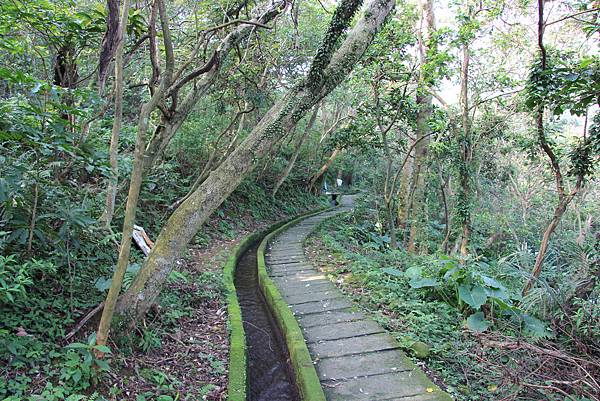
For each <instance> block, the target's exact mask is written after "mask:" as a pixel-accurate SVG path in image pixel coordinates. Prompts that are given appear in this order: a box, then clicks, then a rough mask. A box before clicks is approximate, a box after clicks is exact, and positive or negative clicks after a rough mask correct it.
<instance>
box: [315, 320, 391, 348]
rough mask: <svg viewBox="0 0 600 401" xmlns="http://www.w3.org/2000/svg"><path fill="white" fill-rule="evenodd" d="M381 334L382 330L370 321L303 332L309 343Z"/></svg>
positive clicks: (344, 323) (330, 325) (359, 321)
mask: <svg viewBox="0 0 600 401" xmlns="http://www.w3.org/2000/svg"><path fill="white" fill-rule="evenodd" d="M383 332H384V330H383V328H382V327H381V326H380V325H378V324H377V323H375V322H374V321H372V320H356V321H353V322H340V323H333V324H327V325H322V326H314V327H310V328H307V329H305V330H304V338H306V341H307V342H308V343H311V342H318V341H325V340H339V339H342V338H351V337H358V336H364V335H367V334H376V333H383Z"/></svg>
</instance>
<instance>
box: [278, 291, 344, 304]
mask: <svg viewBox="0 0 600 401" xmlns="http://www.w3.org/2000/svg"><path fill="white" fill-rule="evenodd" d="M342 296H343V295H342V293H341V292H340V291H339V290H338V289H337V288H335V289H333V290H332V289H327V290H324V291H313V292H308V293H305V294H294V295H288V294H286V295H284V296H283V298H285V300H286V302H287V303H288V304H289V305H301V304H304V303H307V302H314V301H326V300H329V299H334V298H340V297H342Z"/></svg>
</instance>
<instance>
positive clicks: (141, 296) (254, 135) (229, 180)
mask: <svg viewBox="0 0 600 401" xmlns="http://www.w3.org/2000/svg"><path fill="white" fill-rule="evenodd" d="M360 3H361V2H360V0H346V1H342V2H341V4H340V6H339V7H338V8H337V9H336V11H335V13H334V15H333V17H332V22H331V24H330V26H329V29H328V32H327V33H326V35H325V38H324V40H323V44H322V46H321V48H320V49H319V51H318V53H317V55H316V56H315V59H314V61H313V64H312V66H311V70H310V72H309V74H308V76H307V77H306V78H305V79H304V81H303V82H302V83H300V84H299V85H297V86H295V87H294V88H293V89H292V90H290V91H289V92H288V93H287V94H286V95H285V96H283V97H282V98H281V99H280V100H279V101H277V103H275V105H274V106H273V107H271V109H270V110H269V111H268V112H267V113H266V114H265V116H264V117H263V118H262V119H261V121H260V122H259V123H258V125H257V126H256V127H255V128H254V129H253V130H252V132H251V133H250V134H249V135H248V137H247V138H246V139H245V140H244V141H243V142H242V143H241V144H240V145H239V146H238V147H237V148H236V149H235V150H234V151H233V152H232V153H231V155H230V156H229V157H228V158H227V159H226V160H224V161H223V163H222V164H221V165H220V166H219V167H218V168H217V169H215V170H214V171H213V172H212V174H211V175H210V176H209V177H208V178H207V179H206V181H205V182H204V183H203V184H202V185H200V187H199V188H198V189H197V190H196V191H195V192H194V193H193V194H192V195H191V196H190V197H189V198H188V199H186V201H185V202H183V203H182V204H181V206H179V207H178V208H177V209H176V210H175V211H174V212H173V214H172V215H171V217H170V218H169V219H168V221H167V222H166V224H165V226H164V227H163V229H162V230H161V232H160V234H159V236H158V238H157V240H156V242H155V245H154V247H153V248H152V251H151V252H150V254H149V255H148V258H147V259H146V261H145V262H144V264H143V266H142V268H141V269H140V272H139V273H138V275H137V276H136V278H135V280H134V282H133V283H132V285H131V287H130V288H129V290H128V291H127V292H126V293H125V294H123V296H122V297H121V298H120V300H119V304H118V310H119V312H120V313H121V314H125V315H128V316H129V317H130V319H135V318H136V317H140V316H143V315H144V314H145V313H146V311H147V310H148V309H149V307H150V306H151V304H152V303H153V302H154V301H155V300H156V298H157V296H158V295H159V293H160V291H161V289H162V287H163V285H164V283H165V281H166V279H167V277H168V276H169V273H170V272H171V271H172V269H173V267H174V265H175V261H176V259H177V258H178V257H180V256H181V254H182V253H183V252H184V251H185V249H186V248H187V245H188V243H189V241H190V240H191V239H192V238H193V237H194V235H195V234H196V233H197V231H198V230H199V229H200V227H201V226H202V224H203V223H204V222H205V221H206V220H207V219H208V217H209V216H210V215H211V214H212V213H213V212H214V211H215V210H216V209H217V208H218V207H219V205H220V204H221V203H222V202H223V201H224V200H225V199H226V198H227V197H228V196H229V195H230V194H231V192H233V190H234V189H235V188H236V187H237V186H238V185H239V184H240V183H241V182H242V180H243V179H244V177H246V176H247V175H248V174H249V173H250V172H251V171H252V170H253V168H254V167H255V165H256V162H257V160H258V159H259V158H260V157H261V156H264V155H265V154H266V152H267V151H268V149H269V148H270V146H271V145H272V144H273V143H274V142H276V141H277V140H279V139H280V138H281V137H282V136H283V135H285V133H286V132H290V131H291V130H292V129H293V128H294V127H295V125H296V124H297V123H298V121H299V120H300V119H301V118H302V117H303V116H304V115H305V114H306V112H307V111H308V110H310V109H311V108H312V107H314V106H315V105H316V104H317V103H318V102H319V101H320V100H321V99H323V98H324V97H325V96H326V95H327V94H329V93H330V92H331V91H332V90H333V89H334V88H335V87H337V86H338V85H339V84H340V82H342V80H343V79H344V78H345V77H346V76H347V75H348V74H349V73H350V71H351V70H352V68H353V67H354V65H355V64H356V62H357V61H358V60H359V59H360V58H361V57H362V55H363V53H364V52H365V50H366V49H367V47H368V46H369V44H370V43H371V41H372V40H373V38H374V37H375V34H376V33H377V32H378V30H379V29H380V28H381V26H382V25H383V23H384V21H385V19H386V17H387V16H388V14H389V13H390V12H391V10H392V9H393V8H394V5H395V0H371V1H370V2H369V5H368V7H367V10H366V12H365V14H364V16H363V17H362V18H361V19H360V20H359V21H358V22H357V23H356V25H355V26H354V28H352V30H351V31H350V32H349V33H348V35H347V37H346V38H345V39H344V40H343V42H342V44H341V45H340V47H339V48H338V50H337V51H336V50H335V47H336V45H337V43H338V39H339V38H340V36H342V34H343V33H344V31H345V30H346V28H347V27H348V25H349V24H350V21H351V20H352V17H353V15H354V14H355V12H356V11H357V9H358V8H359V6H360Z"/></svg>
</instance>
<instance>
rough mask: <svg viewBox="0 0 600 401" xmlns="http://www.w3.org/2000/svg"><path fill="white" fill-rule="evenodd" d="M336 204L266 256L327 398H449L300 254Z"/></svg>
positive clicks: (346, 200)
mask: <svg viewBox="0 0 600 401" xmlns="http://www.w3.org/2000/svg"><path fill="white" fill-rule="evenodd" d="M352 201H353V197H352V196H345V197H343V198H342V205H341V206H340V207H339V208H337V209H335V210H333V211H327V212H324V213H321V214H318V215H316V216H312V217H309V218H307V219H305V220H303V221H302V222H301V223H300V224H298V225H296V226H294V227H292V228H290V229H289V230H287V231H285V232H283V233H282V234H281V235H279V236H278V237H277V238H276V239H275V240H274V241H273V242H272V243H271V244H270V247H269V253H268V255H267V256H266V262H267V268H268V269H269V272H270V276H271V278H272V279H273V281H274V282H275V284H276V285H277V286H278V287H279V290H280V292H281V294H282V295H283V297H284V298H285V299H286V301H287V302H288V304H289V305H290V308H292V310H293V312H294V314H295V315H296V319H297V320H298V323H299V325H300V327H301V328H302V330H303V331H304V337H305V339H306V342H307V346H308V349H309V352H310V354H311V357H312V358H313V361H314V362H315V365H316V369H317V374H318V375H319V378H320V380H321V385H322V386H323V390H324V392H325V395H326V397H327V400H329V401H355V400H361V401H379V400H381V401H383V400H386V401H392V400H398V401H400V400H401V401H434V400H435V401H441V400H444V401H446V400H451V398H450V397H449V396H448V394H446V393H443V392H441V391H440V390H439V388H438V387H436V386H435V385H434V384H433V383H432V382H431V381H430V380H429V379H428V378H427V376H425V375H424V374H423V372H422V371H421V370H420V369H419V368H417V367H416V366H415V365H414V364H413V363H412V361H410V359H408V358H407V357H406V355H404V353H403V352H402V351H400V349H399V345H398V343H397V342H396V341H395V340H394V338H393V337H392V336H391V335H389V334H388V333H387V332H386V331H385V330H384V329H383V328H382V327H381V326H380V325H379V324H377V323H376V322H375V321H373V320H371V319H370V318H369V317H367V316H365V314H363V313H362V312H360V311H359V310H358V309H357V308H356V306H355V305H353V304H352V303H351V302H350V301H349V300H348V299H347V297H346V296H345V295H344V294H343V293H342V292H341V291H340V290H338V289H337V288H336V287H335V285H333V284H332V283H331V281H329V280H328V279H327V277H325V276H324V275H323V274H321V273H320V272H319V271H318V270H317V269H316V268H315V267H313V266H312V265H311V264H310V263H309V262H308V261H307V259H306V258H305V256H304V240H305V239H306V237H307V236H308V235H309V234H310V233H311V232H312V231H313V230H314V229H315V228H316V226H317V225H318V224H319V223H320V222H322V221H323V220H325V219H327V218H329V217H332V216H334V215H336V214H339V213H342V212H344V211H348V210H349V209H350V208H351V206H352Z"/></svg>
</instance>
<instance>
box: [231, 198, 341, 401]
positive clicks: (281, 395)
mask: <svg viewBox="0 0 600 401" xmlns="http://www.w3.org/2000/svg"><path fill="white" fill-rule="evenodd" d="M329 209H330V208H324V209H320V210H317V211H312V212H309V213H306V214H303V215H300V216H298V217H295V218H293V219H291V220H287V221H283V222H280V223H277V224H275V225H273V226H271V227H270V228H269V229H267V230H264V231H261V232H257V233H254V234H251V235H249V236H248V237H246V238H245V239H244V240H243V241H242V242H241V243H240V244H239V245H238V246H237V248H236V249H235V250H234V251H233V252H232V254H231V255H230V257H229V258H228V260H227V262H226V264H225V267H224V281H225V288H226V291H227V303H228V315H229V331H230V354H229V382H228V400H229V401H325V395H324V393H323V390H322V388H321V384H320V381H319V378H318V376H317V373H316V370H315V368H314V365H313V363H312V359H311V357H310V354H309V352H308V348H307V347H306V343H305V341H304V336H303V334H302V331H301V329H300V327H299V326H298V323H297V321H296V318H295V317H294V315H293V313H292V312H291V310H290V308H289V307H288V304H287V302H285V300H284V299H283V297H282V296H281V294H280V293H279V290H278V289H277V287H276V286H275V284H274V283H273V281H272V280H271V279H270V278H269V275H268V272H267V269H266V265H265V251H266V249H267V245H268V243H269V241H270V240H271V239H272V238H274V237H275V236H277V235H278V234H279V233H281V232H283V231H285V230H286V229H288V228H290V227H291V226H293V225H295V224H297V223H299V222H301V221H302V220H304V219H305V218H308V217H310V216H313V215H316V214H319V213H322V212H324V211H326V210H329Z"/></svg>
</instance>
